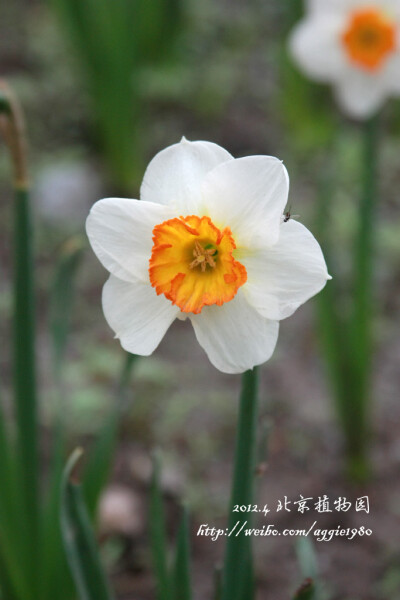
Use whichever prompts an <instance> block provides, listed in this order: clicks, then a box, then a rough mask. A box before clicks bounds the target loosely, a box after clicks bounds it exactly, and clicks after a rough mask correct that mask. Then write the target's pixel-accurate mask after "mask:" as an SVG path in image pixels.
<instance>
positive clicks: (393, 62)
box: [382, 9, 400, 96]
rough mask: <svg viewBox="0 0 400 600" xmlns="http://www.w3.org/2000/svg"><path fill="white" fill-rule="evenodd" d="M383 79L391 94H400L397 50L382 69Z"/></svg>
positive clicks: (399, 59) (399, 62)
mask: <svg viewBox="0 0 400 600" xmlns="http://www.w3.org/2000/svg"><path fill="white" fill-rule="evenodd" d="M399 10H400V9H399ZM397 44H398V47H400V36H399V39H398V42H397ZM382 79H383V81H384V85H385V87H386V89H387V90H388V92H389V93H390V94H393V95H394V96H398V95H399V94H400V52H399V51H396V52H395V53H394V54H393V55H392V56H391V57H389V58H388V60H387V63H386V65H385V66H384V68H383V71H382Z"/></svg>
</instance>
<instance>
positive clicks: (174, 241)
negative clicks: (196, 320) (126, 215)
mask: <svg viewBox="0 0 400 600" xmlns="http://www.w3.org/2000/svg"><path fill="white" fill-rule="evenodd" d="M153 242H154V245H153V249H152V253H151V258H150V261H149V275H150V282H151V285H152V286H153V287H154V288H155V290H156V292H157V294H164V295H165V297H166V298H168V300H170V301H171V302H172V303H173V304H176V305H177V306H179V307H180V309H181V311H182V312H185V313H195V314H198V313H200V312H201V310H202V308H203V306H210V305H212V304H217V305H218V306H221V305H222V304H223V303H224V302H229V301H230V300H232V298H234V297H235V295H236V293H237V291H238V289H239V287H240V286H242V285H243V284H244V283H245V282H246V280H247V273H246V269H245V267H244V266H243V265H242V264H241V263H240V262H238V261H237V260H235V258H234V257H233V251H234V250H235V248H236V245H235V242H234V239H233V237H232V232H231V230H230V229H229V227H226V228H225V229H223V230H222V231H221V230H220V229H218V228H217V227H216V226H215V225H214V224H213V223H212V221H211V219H210V218H209V217H197V216H194V215H193V216H188V217H179V218H175V219H170V220H168V221H164V223H161V224H160V225H157V226H156V227H155V228H154V229H153Z"/></svg>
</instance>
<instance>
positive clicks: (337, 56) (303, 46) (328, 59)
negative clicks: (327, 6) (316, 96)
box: [289, 11, 347, 82]
mask: <svg viewBox="0 0 400 600" xmlns="http://www.w3.org/2000/svg"><path fill="white" fill-rule="evenodd" d="M344 26H345V18H344V17H343V15H342V14H341V13H334V14H331V13H329V12H327V11H326V12H325V13H322V11H321V14H318V15H316V16H314V17H309V18H306V19H304V20H303V21H301V22H300V23H299V24H298V25H297V26H296V27H295V28H294V30H293V33H292V35H291V37H290V40H289V43H290V50H291V54H292V56H293V58H294V60H295V62H296V63H297V64H298V65H299V67H300V68H301V69H302V70H303V71H304V72H305V73H306V75H308V76H309V77H311V78H312V79H315V80H317V81H321V82H331V81H335V80H336V79H337V78H338V76H340V74H341V73H342V72H343V69H345V68H346V64H347V59H346V56H345V52H344V48H343V45H342V44H341V42H340V34H341V32H342V31H343V28H344Z"/></svg>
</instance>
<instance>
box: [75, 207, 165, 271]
mask: <svg viewBox="0 0 400 600" xmlns="http://www.w3.org/2000/svg"><path fill="white" fill-rule="evenodd" d="M173 216H174V214H173V213H172V212H171V211H170V209H168V207H165V206H160V205H159V204H152V203H150V202H142V201H139V200H128V199H126V198H106V199H104V200H99V202H96V204H95V205H94V206H93V207H92V210H91V211H90V214H89V216H88V218H87V220H86V232H87V235H88V237H89V241H90V243H91V245H92V248H93V250H94V252H95V253H96V255H97V257H98V259H99V260H100V262H101V263H102V264H103V265H104V266H105V268H106V269H107V270H108V271H110V272H111V273H112V274H113V275H115V276H116V277H119V278H120V279H125V280H126V281H135V280H137V279H140V280H141V281H149V273H148V268H149V259H150V257H151V250H152V247H153V240H152V232H153V229H154V227H155V225H157V224H159V223H162V222H163V221H165V220H167V219H170V218H171V217H173Z"/></svg>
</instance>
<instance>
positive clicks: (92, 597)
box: [61, 448, 113, 600]
mask: <svg viewBox="0 0 400 600" xmlns="http://www.w3.org/2000/svg"><path fill="white" fill-rule="evenodd" d="M81 454H82V450H81V449H79V448H78V449H77V450H75V451H74V452H73V454H72V455H71V457H70V459H69V460H68V463H67V466H66V467H65V470H64V476H63V481H62V488H61V530H62V535H63V540H64V546H65V550H66V553H67V558H68V562H69V565H70V568H71V572H72V576H73V578H74V581H75V586H76V589H77V592H78V595H79V598H80V600H112V599H113V595H112V593H111V591H110V588H109V585H108V582H107V579H106V576H105V574H104V571H103V567H102V565H101V562H100V558H99V554H98V550H97V546H96V542H95V538H94V535H93V530H92V528H91V525H90V521H89V516H88V513H87V510H86V506H85V503H84V500H83V495H82V489H81V486H80V485H79V484H78V483H75V482H74V481H73V479H72V471H73V469H74V467H75V466H76V463H77V461H78V460H79V458H80V456H81Z"/></svg>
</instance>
